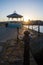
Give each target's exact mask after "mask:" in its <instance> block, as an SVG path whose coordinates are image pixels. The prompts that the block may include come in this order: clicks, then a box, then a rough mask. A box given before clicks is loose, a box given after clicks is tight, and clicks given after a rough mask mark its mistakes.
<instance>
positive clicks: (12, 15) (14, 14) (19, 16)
mask: <svg viewBox="0 0 43 65" xmlns="http://www.w3.org/2000/svg"><path fill="white" fill-rule="evenodd" d="M7 17H8V18H22V17H23V16H22V15H19V14H17V13H16V12H14V13H13V14H10V15H8V16H7Z"/></svg>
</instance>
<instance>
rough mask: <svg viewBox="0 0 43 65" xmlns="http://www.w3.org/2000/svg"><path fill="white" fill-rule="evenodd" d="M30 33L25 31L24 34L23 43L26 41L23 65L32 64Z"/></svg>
mask: <svg viewBox="0 0 43 65" xmlns="http://www.w3.org/2000/svg"><path fill="white" fill-rule="evenodd" d="M29 34H30V33H29V32H28V31H25V32H24V37H23V41H24V61H23V65H29V64H30V58H29V57H30V55H29V43H30V37H29Z"/></svg>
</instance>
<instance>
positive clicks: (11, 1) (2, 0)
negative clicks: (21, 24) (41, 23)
mask: <svg viewBox="0 0 43 65" xmlns="http://www.w3.org/2000/svg"><path fill="white" fill-rule="evenodd" d="M14 11H16V12H17V13H18V14H21V15H23V16H24V18H25V19H26V18H28V19H30V20H43V0H0V21H2V20H7V17H6V16H7V15H9V14H12V13H13V12H14Z"/></svg>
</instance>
